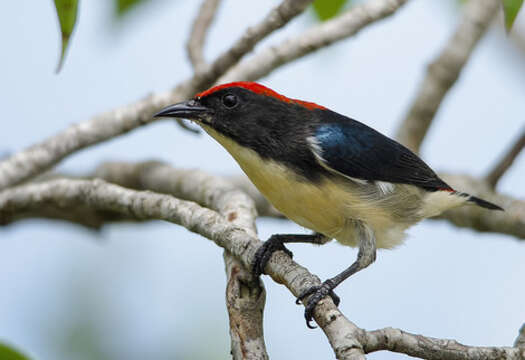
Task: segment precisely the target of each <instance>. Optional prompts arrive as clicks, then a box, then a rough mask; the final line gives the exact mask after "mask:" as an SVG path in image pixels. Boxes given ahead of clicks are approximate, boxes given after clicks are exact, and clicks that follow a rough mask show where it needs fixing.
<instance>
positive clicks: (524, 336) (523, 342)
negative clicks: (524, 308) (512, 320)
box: [514, 324, 525, 348]
mask: <svg viewBox="0 0 525 360" xmlns="http://www.w3.org/2000/svg"><path fill="white" fill-rule="evenodd" d="M514 347H517V348H525V324H523V325H522V326H521V328H520V330H519V332H518V337H517V338H516V341H514Z"/></svg>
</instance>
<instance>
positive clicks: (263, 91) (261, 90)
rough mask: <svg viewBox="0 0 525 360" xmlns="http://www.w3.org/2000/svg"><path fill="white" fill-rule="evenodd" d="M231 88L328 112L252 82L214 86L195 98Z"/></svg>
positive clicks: (320, 107) (318, 106) (323, 108)
mask: <svg viewBox="0 0 525 360" xmlns="http://www.w3.org/2000/svg"><path fill="white" fill-rule="evenodd" d="M231 87H241V88H243V89H246V90H250V91H252V92H254V93H256V94H259V95H264V96H270V97H273V98H275V99H277V100H280V101H283V102H285V103H289V104H297V105H301V106H303V107H305V108H307V109H309V110H313V109H321V110H326V108H325V107H324V106H321V105H317V104H315V103H313V102H308V101H302V100H297V99H290V98H288V97H286V96H284V95H281V94H279V93H277V92H275V91H273V90H272V89H270V88H268V87H266V86H264V85H261V84H258V83H256V82H250V81H237V82H232V83H228V84H221V85H217V86H214V87H212V88H210V89H208V90H206V91H203V92H200V93H198V94H197V95H195V97H197V98H201V97H205V96H208V95H211V94H213V93H214V92H217V91H219V90H222V89H227V88H231Z"/></svg>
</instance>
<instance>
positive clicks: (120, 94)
mask: <svg viewBox="0 0 525 360" xmlns="http://www.w3.org/2000/svg"><path fill="white" fill-rule="evenodd" d="M277 3H278V2H277V1H271V2H270V1H268V2H247V1H239V0H226V1H224V6H223V7H222V8H221V10H220V13H219V18H218V20H217V21H216V23H215V25H214V26H213V28H212V30H211V33H210V37H209V43H208V46H207V48H206V55H207V56H208V58H209V59H210V58H212V57H213V56H215V55H217V54H218V53H219V52H220V51H221V50H223V49H225V48H226V47H227V46H228V45H229V44H231V43H232V41H233V40H234V39H236V38H237V37H238V36H239V35H240V33H241V31H242V29H243V28H245V27H246V26H248V25H251V24H254V23H256V22H257V21H258V20H259V19H260V17H261V16H262V15H263V14H264V13H266V12H267V11H268V9H269V8H270V6H272V5H274V4H277ZM196 9H197V2H195V1H192V2H190V1H185V2H183V1H167V0H165V1H162V0H157V1H153V2H152V3H151V5H148V6H143V7H141V8H140V9H137V11H134V12H133V13H131V14H130V15H129V16H128V17H127V18H126V19H125V20H124V21H123V22H122V23H121V24H119V25H115V24H113V23H112V22H111V18H110V10H111V9H110V7H109V2H107V1H89V2H88V1H83V2H81V8H80V19H79V23H78V28H77V31H76V33H75V35H74V37H73V40H72V46H71V48H70V51H69V54H68V57H67V59H66V63H65V66H64V69H63V71H62V73H60V74H59V75H55V74H54V69H55V66H56V61H57V54H58V46H59V44H58V33H57V26H56V23H55V18H54V14H53V6H52V2H51V1H38V2H37V1H30V0H24V1H17V2H3V4H2V5H0V21H1V24H2V25H1V28H2V31H1V32H0V41H1V43H2V44H3V49H2V56H1V57H0V74H1V79H2V81H1V82H0V99H2V100H1V103H2V110H3V117H2V120H1V121H0V151H9V152H13V151H16V150H18V149H22V148H24V147H26V146H28V145H30V144H32V143H34V142H37V141H39V140H41V139H44V138H45V137H47V136H49V135H52V134H54V133H56V132H57V131H60V130H61V129H64V128H65V127H67V126H68V125H70V124H72V123H76V122H79V121H82V120H85V119H87V118H89V117H90V116H92V115H95V114H97V113H99V112H101V111H104V110H108V109H111V108H113V107H115V106H117V105H123V104H126V103H129V102H132V101H134V100H135V99H138V98H140V97H142V96H144V95H146V94H148V93H150V92H152V91H162V90H166V89H168V88H170V87H172V86H174V85H175V84H176V83H177V82H178V81H181V80H183V79H185V78H187V77H188V76H189V75H190V71H191V68H190V66H189V63H188V61H187V58H186V54H185V49H184V43H185V41H186V38H187V35H188V31H189V26H190V20H191V19H192V17H193V15H194V13H195V11H196ZM457 16H458V11H457V9H456V2H454V1H443V2H436V1H431V0H413V1H410V2H409V3H408V5H406V6H405V8H403V9H401V10H400V11H399V13H398V14H397V15H395V16H394V17H392V18H390V19H388V20H385V21H382V22H380V23H377V24H375V25H372V26H370V27H369V28H367V29H366V30H364V31H362V32H361V33H360V34H359V35H358V36H356V37H354V38H351V39H348V40H345V41H343V42H341V43H339V44H337V45H335V46H332V47H330V48H328V49H325V50H323V51H320V52H318V53H316V54H315V55H311V56H308V57H306V58H303V59H301V60H299V61H297V62H295V63H293V64H289V65H286V66H285V67H283V68H282V69H279V70H278V71H275V72H274V73H272V74H271V75H270V76H268V77H267V78H265V79H263V80H262V82H263V83H264V84H265V85H268V86H270V87H272V88H274V89H275V90H277V91H278V92H282V93H284V94H286V95H287V96H290V97H295V98H301V99H304V100H309V101H315V102H317V103H319V104H323V105H324V106H327V107H330V108H331V109H333V110H335V111H338V112H341V113H343V114H346V115H350V116H353V117H355V118H356V119H358V120H360V121H362V122H365V123H367V124H369V125H371V126H373V127H375V128H376V129H378V130H380V131H382V132H384V133H386V134H392V133H393V131H394V130H395V128H396V126H397V125H398V123H399V121H400V119H402V117H403V114H404V113H405V111H406V109H407V107H408V105H409V104H410V100H411V98H412V96H413V95H414V92H415V91H416V89H417V86H418V83H419V81H420V80H421V79H422V77H423V75H424V71H425V65H426V64H427V63H428V62H429V61H430V60H431V59H432V58H433V56H435V55H436V54H437V52H438V51H439V49H440V48H441V46H442V45H443V44H444V42H445V41H446V39H447V37H448V36H449V35H450V34H451V32H452V31H453V27H454V24H455V23H456V21H457V20H458V18H457ZM314 22H315V20H314V19H313V17H312V16H311V14H305V15H303V16H302V17H301V18H299V19H296V20H295V21H294V22H293V23H291V24H289V26H287V27H286V29H284V31H282V32H280V33H278V34H276V35H273V36H271V37H270V38H269V39H267V40H265V41H264V42H263V44H270V43H275V42H277V41H279V39H282V38H284V37H286V36H287V34H288V35H289V34H296V33H298V32H300V31H302V30H303V29H305V28H307V27H308V26H311V25H312V24H313V23H314ZM258 48H261V46H259V47H258ZM524 80H525V55H524V54H523V53H522V52H520V51H519V50H516V49H515V47H514V45H513V44H512V43H510V42H509V41H508V40H507V39H506V38H505V37H504V35H503V31H501V29H498V28H497V26H496V27H495V28H493V29H492V30H491V31H490V32H489V34H488V36H487V37H486V38H485V39H484V40H483V41H482V42H481V44H480V46H479V48H478V49H477V50H476V52H475V54H474V57H473V58H472V60H471V62H470V63H469V65H468V66H467V68H466V69H465V71H464V73H463V75H462V77H461V79H460V81H459V82H458V84H457V85H456V86H455V87H454V88H453V90H452V91H451V92H450V94H449V96H448V97H447V98H446V100H445V101H444V103H443V106H442V108H441V109H440V111H439V113H438V115H437V119H436V121H435V123H434V125H433V128H432V132H431V133H430V135H429V137H428V139H427V141H426V143H425V145H424V147H423V153H422V155H423V157H424V158H425V160H427V161H428V162H429V164H430V165H431V166H432V167H434V168H435V169H437V170H446V171H456V172H465V173H469V174H473V175H482V174H484V173H485V172H486V171H487V170H488V169H489V168H490V167H491V165H492V164H493V163H494V162H495V160H496V159H497V158H498V156H499V155H500V154H501V153H502V151H503V149H504V148H505V147H506V146H507V145H508V143H509V142H510V140H511V139H513V138H515V137H516V136H517V135H518V133H519V132H520V131H521V130H522V129H523V126H524V121H523V114H524V113H525V102H524V101H523V99H524V98H525V81H524ZM152 158H154V159H161V160H164V161H167V162H169V163H171V164H173V165H174V166H177V167H186V168H187V167H192V168H201V169H204V170H207V171H210V172H213V173H219V174H234V173H239V172H240V169H239V168H238V167H237V165H236V164H235V162H234V161H233V160H232V159H231V158H230V157H229V155H228V154H227V153H226V152H225V151H224V150H223V149H222V148H220V147H219V146H218V145H217V144H216V143H214V142H213V140H211V139H209V138H208V137H206V136H194V135H192V134H189V133H187V132H184V131H182V130H181V129H179V128H178V127H176V126H174V125H173V123H172V122H170V121H165V122H159V123H156V124H153V125H151V126H148V127H146V128H142V129H139V130H136V131H134V132H132V133H131V134H128V135H125V136H123V137H121V138H118V139H115V140H112V141H110V142H108V143H105V144H101V145H99V146H97V147H95V148H92V149H88V150H84V151H82V152H80V153H78V154H75V155H74V156H71V157H70V158H68V159H67V160H66V161H64V163H63V164H62V165H61V166H60V169H61V170H64V171H70V172H77V173H85V172H88V171H90V170H91V169H93V168H94V167H95V166H96V165H97V164H99V163H100V162H102V161H105V160H114V159H123V160H130V161H140V160H145V159H152ZM524 177H525V157H524V156H523V155H522V156H521V157H520V158H518V159H517V161H516V163H515V165H514V166H513V168H512V169H511V170H510V171H509V172H508V174H506V176H505V177H504V178H503V179H502V180H501V184H500V189H501V191H503V192H507V193H510V194H513V195H515V196H519V197H522V198H523V197H525V190H524V188H523V179H524ZM465 190H468V189H465ZM297 231H299V232H302V231H305V230H303V229H300V228H299V227H298V226H297V225H295V224H293V223H291V222H288V221H282V220H271V219H262V220H260V221H259V232H260V236H261V238H267V237H268V236H269V235H271V234H272V233H290V232H297ZM290 248H291V249H292V250H293V251H294V254H295V259H296V260H297V261H298V262H299V263H300V264H302V265H304V266H307V267H308V268H309V269H310V270H311V271H312V272H314V273H316V274H317V275H319V276H320V277H321V278H323V279H324V278H326V277H328V276H333V275H334V274H336V273H338V272H340V271H341V270H342V269H343V268H345V267H346V266H348V265H349V264H350V263H351V262H352V261H353V260H354V258H355V255H356V251H355V250H354V249H351V248H346V247H341V246H340V245H338V244H335V243H334V244H329V245H326V246H324V247H322V248H319V247H313V246H309V245H296V246H290ZM221 255H222V251H221V249H219V248H218V247H216V246H215V245H214V244H213V243H211V242H210V241H207V240H204V239H202V238H200V237H199V236H197V235H194V234H191V233H189V232H188V231H186V230H184V229H181V228H179V227H177V226H174V225H171V224H167V223H162V222H152V223H148V224H141V225H136V224H125V225H111V226H107V227H105V228H104V229H103V231H102V232H101V233H98V234H97V233H93V232H90V231H85V230H83V229H79V228H78V227H76V226H73V225H69V224H64V223H55V222H46V221H27V222H24V223H19V224H16V225H14V226H10V227H7V228H0V340H2V341H8V342H10V343H12V344H15V345H16V346H18V347H20V348H21V349H23V350H25V351H26V352H27V353H28V354H30V355H32V356H33V357H34V358H35V359H42V360H57V359H58V360H61V359H62V358H66V357H67V358H68V359H80V357H79V355H78V354H75V353H74V350H71V351H72V352H70V353H64V351H63V350H61V349H58V347H57V343H62V344H63V343H66V344H70V345H69V347H70V348H73V349H74V348H75V345H74V344H75V341H78V337H81V338H82V337H83V336H84V337H85V333H84V332H86V331H87V330H85V329H86V328H87V329H94V330H93V331H94V333H93V334H91V338H92V339H91V340H90V341H93V342H94V343H95V344H96V347H97V348H98V349H99V350H100V351H101V352H103V353H105V354H107V355H108V356H109V357H110V358H111V359H131V360H133V359H144V358H149V359H168V358H169V359H179V358H188V359H189V358H197V357H213V358H217V359H220V358H223V359H226V358H228V353H229V338H228V332H227V327H228V323H227V315H226V311H225V306H224V285H225V276H224V270H223V262H222V256H221ZM523 259H525V244H524V243H523V242H521V243H520V242H518V241H515V240H514V239H512V238H510V237H508V236H504V235H494V234H479V233H475V232H472V231H470V230H467V229H457V228H455V227H452V226H451V225H449V224H447V223H443V222H432V221H426V222H423V223H422V224H419V225H418V226H416V227H414V228H412V229H411V230H410V237H409V240H408V241H407V242H406V244H405V245H403V246H401V247H400V248H398V249H396V250H393V251H381V252H380V253H379V255H378V260H377V262H376V263H375V264H373V265H372V266H371V267H370V268H369V269H366V270H365V271H363V272H361V273H359V274H358V275H357V276H355V277H354V278H352V279H350V280H348V281H346V282H345V283H344V284H343V285H341V286H340V288H338V291H337V292H338V294H339V295H340V296H341V298H342V303H341V306H340V308H341V310H342V311H343V312H344V313H345V314H346V315H347V316H348V317H349V318H350V319H351V320H353V321H355V322H356V323H357V324H358V325H359V326H362V327H364V328H366V329H373V328H379V327H385V326H393V327H400V328H402V329H404V330H407V331H411V332H416V333H423V334H426V335H429V336H435V337H448V338H455V339H457V340H458V341H461V342H464V343H468V344H476V345H510V344H511V343H512V342H513V341H514V338H515V336H516V334H517V330H518V328H519V326H520V325H521V324H522V323H523V322H525V307H524V306H523V298H524V297H525V290H524V289H523V286H521V284H523V278H524V275H525V262H524V261H523ZM265 284H266V288H267V292H268V296H267V306H266V310H265V333H266V343H267V347H268V352H269V354H270V356H271V357H273V358H276V359H282V358H286V359H299V358H332V357H333V354H332V352H331V349H330V348H329V346H328V344H327V341H326V338H325V337H324V335H323V334H322V333H321V332H320V331H319V330H314V331H312V330H308V329H307V328H306V327H305V325H304V319H303V308H302V307H298V306H296V305H295V304H294V299H293V297H292V295H291V294H290V293H289V292H288V291H287V290H286V289H285V288H284V287H282V286H279V285H277V284H275V283H273V282H272V281H270V280H268V279H265ZM65 327H66V328H65ZM64 328H65V330H64ZM73 330H74V331H73ZM83 331H84V332H83ZM67 334H70V337H65V335H67ZM71 334H73V335H71ZM79 334H80V335H79ZM82 334H84V335H82ZM203 339H204V342H205V344H206V346H205V347H203V346H202V340H203ZM210 354H212V355H210ZM370 358H371V359H396V358H403V356H401V355H397V354H389V353H381V354H374V355H371V356H370Z"/></svg>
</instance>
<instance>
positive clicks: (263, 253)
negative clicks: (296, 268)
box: [252, 235, 293, 277]
mask: <svg viewBox="0 0 525 360" xmlns="http://www.w3.org/2000/svg"><path fill="white" fill-rule="evenodd" d="M278 250H281V251H284V252H285V253H286V255H288V256H289V257H291V258H293V253H292V252H291V251H290V250H288V249H287V248H286V247H285V246H284V244H283V241H282V240H281V239H280V238H279V237H277V236H274V235H272V236H271V237H270V238H269V239H268V240H266V241H265V242H264V243H263V244H262V245H261V247H260V248H258V249H257V251H256V252H255V257H254V261H253V268H252V273H253V275H255V276H256V277H258V276H260V275H261V274H262V273H264V268H265V267H266V264H267V263H268V261H269V260H270V257H271V256H272V254H273V253H274V252H276V251H278Z"/></svg>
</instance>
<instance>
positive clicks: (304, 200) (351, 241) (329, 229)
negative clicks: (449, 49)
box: [201, 125, 415, 248]
mask: <svg viewBox="0 0 525 360" xmlns="http://www.w3.org/2000/svg"><path fill="white" fill-rule="evenodd" d="M201 126H202V127H203V129H204V130H205V131H206V132H207V133H208V134H210V136H212V137H213V138H214V139H215V140H217V141H218V142H219V143H220V144H221V145H222V146H223V147H224V148H225V149H226V150H227V151H228V152H229V153H230V154H231V155H232V156H233V158H234V159H235V160H236V161H237V162H238V163H239V165H240V166H241V168H242V169H243V171H244V172H245V173H246V175H247V176H248V177H249V178H250V180H251V181H252V182H253V183H254V185H255V186H256V187H257V188H258V189H259V191H260V192H261V193H262V194H263V195H264V196H265V197H266V198H267V199H268V200H269V201H270V202H271V203H272V204H273V205H274V206H275V207H276V208H277V209H278V210H279V211H281V212H282V213H283V214H284V215H286V216H287V217H288V218H289V219H291V220H293V221H295V222H296V223H298V224H299V225H301V226H304V227H306V228H309V229H311V230H314V231H316V232H319V233H321V234H324V235H326V236H328V237H330V238H335V239H336V240H337V241H339V242H340V243H342V244H344V245H349V246H357V245H358V239H357V238H356V231H355V226H354V223H353V221H355V220H359V221H363V222H365V223H366V224H367V225H369V226H370V227H371V228H372V229H373V231H374V234H375V237H376V245H377V247H378V248H392V247H394V246H396V245H398V244H399V243H401V242H402V241H403V238H404V230H405V229H406V228H407V227H408V226H409V225H411V224H406V223H399V221H394V219H393V218H392V216H391V214H390V212H389V211H388V209H387V208H384V207H381V206H376V205H375V203H374V202H368V201H363V198H362V197H361V196H360V194H358V193H354V192H350V191H348V189H347V188H346V187H345V186H344V184H343V183H342V182H336V181H334V180H331V179H328V178H326V179H324V180H322V182H321V183H316V184H312V183H309V182H307V181H305V180H304V179H301V178H300V177H299V176H298V175H297V174H295V173H294V172H293V171H292V170H289V169H287V168H286V167H285V166H284V165H282V164H279V163H277V162H273V161H270V160H263V159H262V158H261V157H260V156H259V155H258V154H257V153H256V152H255V151H253V150H250V149H248V148H245V147H243V146H240V145H239V144H237V143H236V142H235V141H233V140H231V139H229V138H227V137H225V136H223V135H221V134H220V133H218V132H216V131H215V130H213V129H212V128H210V127H208V126H206V125H201ZM414 222H415V221H414Z"/></svg>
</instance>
